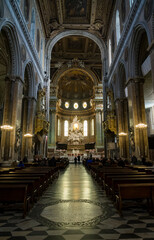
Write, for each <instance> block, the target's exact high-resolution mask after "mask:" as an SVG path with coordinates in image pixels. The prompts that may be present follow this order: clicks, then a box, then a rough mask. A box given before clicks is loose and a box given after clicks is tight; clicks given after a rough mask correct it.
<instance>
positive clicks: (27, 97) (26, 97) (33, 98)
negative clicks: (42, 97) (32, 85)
mask: <svg viewBox="0 0 154 240" xmlns="http://www.w3.org/2000/svg"><path fill="white" fill-rule="evenodd" d="M23 99H27V100H29V101H33V100H34V101H35V102H36V98H35V97H30V96H24V97H23Z"/></svg>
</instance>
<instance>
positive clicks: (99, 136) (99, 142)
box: [95, 110, 104, 148]
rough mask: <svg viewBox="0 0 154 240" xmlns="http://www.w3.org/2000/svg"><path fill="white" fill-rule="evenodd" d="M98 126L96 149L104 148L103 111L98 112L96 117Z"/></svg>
mask: <svg viewBox="0 0 154 240" xmlns="http://www.w3.org/2000/svg"><path fill="white" fill-rule="evenodd" d="M95 122H96V124H95V126H96V148H103V147H104V144H103V129H102V111H101V110H96V115H95Z"/></svg>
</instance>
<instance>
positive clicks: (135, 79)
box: [125, 76, 145, 87]
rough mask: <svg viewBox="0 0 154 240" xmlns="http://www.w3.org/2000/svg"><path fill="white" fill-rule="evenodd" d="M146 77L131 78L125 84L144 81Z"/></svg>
mask: <svg viewBox="0 0 154 240" xmlns="http://www.w3.org/2000/svg"><path fill="white" fill-rule="evenodd" d="M144 81H145V79H144V78H143V77H139V76H137V77H134V78H129V79H128V80H127V82H126V84H125V86H126V87H127V86H128V85H130V84H132V83H142V84H143V83H144Z"/></svg>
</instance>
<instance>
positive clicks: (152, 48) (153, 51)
mask: <svg viewBox="0 0 154 240" xmlns="http://www.w3.org/2000/svg"><path fill="white" fill-rule="evenodd" d="M148 51H149V55H150V60H151V76H152V85H153V91H154V68H153V67H152V66H154V40H153V41H152V43H151V44H150V46H149V47H148Z"/></svg>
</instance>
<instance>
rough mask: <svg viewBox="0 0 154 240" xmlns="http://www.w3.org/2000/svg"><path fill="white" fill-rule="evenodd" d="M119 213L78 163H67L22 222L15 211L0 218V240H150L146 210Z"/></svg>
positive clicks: (152, 232)
mask: <svg viewBox="0 0 154 240" xmlns="http://www.w3.org/2000/svg"><path fill="white" fill-rule="evenodd" d="M123 214H124V217H123V218H121V217H119V214H118V213H117V211H116V209H115V208H114V206H113V203H112V202H111V201H110V200H109V199H108V198H107V197H106V195H105V193H104V191H103V190H102V188H101V187H100V186H99V185H98V184H97V183H96V182H95V181H94V180H93V178H92V177H91V175H90V174H89V172H88V171H87V170H86V169H85V168H84V166H83V165H82V164H77V165H74V164H70V165H69V166H68V167H67V168H66V170H64V171H61V173H60V175H59V178H58V179H56V180H55V181H54V182H53V183H52V184H51V185H50V186H49V187H48V189H47V190H46V191H45V192H44V194H43V196H42V197H41V198H40V200H39V201H38V202H37V203H36V204H35V205H34V207H33V208H32V210H31V211H30V213H29V215H28V216H27V217H26V218H25V219H23V218H22V217H21V213H19V212H17V213H12V212H6V213H3V214H2V215H0V240H1V239H2V240H100V239H104V240H107V239H110V240H113V239H120V240H126V239H127V240H130V239H131V240H132V239H133V240H135V239H136V240H151V239H154V218H153V217H151V216H149V214H148V212H147V210H146V209H145V210H143V209H141V208H140V207H138V208H137V207H136V208H130V209H126V210H123Z"/></svg>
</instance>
